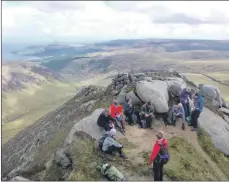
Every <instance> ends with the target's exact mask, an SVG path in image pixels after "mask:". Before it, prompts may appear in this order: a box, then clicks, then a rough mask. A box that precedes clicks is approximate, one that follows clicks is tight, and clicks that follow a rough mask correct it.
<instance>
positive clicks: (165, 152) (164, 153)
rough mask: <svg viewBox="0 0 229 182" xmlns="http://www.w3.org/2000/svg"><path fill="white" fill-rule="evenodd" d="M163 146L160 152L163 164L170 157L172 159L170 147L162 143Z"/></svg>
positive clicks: (160, 161)
mask: <svg viewBox="0 0 229 182" xmlns="http://www.w3.org/2000/svg"><path fill="white" fill-rule="evenodd" d="M160 146H161V150H160V152H159V154H158V155H159V161H158V162H159V163H162V164H166V163H167V162H168V161H169V159H170V155H169V151H168V149H167V148H166V147H165V145H160Z"/></svg>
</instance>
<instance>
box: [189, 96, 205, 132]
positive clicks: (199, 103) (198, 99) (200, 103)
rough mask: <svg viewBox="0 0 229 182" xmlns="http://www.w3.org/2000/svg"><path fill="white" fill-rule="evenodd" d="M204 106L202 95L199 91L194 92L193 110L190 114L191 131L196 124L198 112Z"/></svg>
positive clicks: (194, 128)
mask: <svg viewBox="0 0 229 182" xmlns="http://www.w3.org/2000/svg"><path fill="white" fill-rule="evenodd" d="M203 108H204V97H203V96H202V94H201V93H196V94H195V98H194V110H193V111H192V114H191V124H190V126H193V128H192V131H195V130H196V128H197V126H198V118H199V116H200V113H201V112H202V111H203Z"/></svg>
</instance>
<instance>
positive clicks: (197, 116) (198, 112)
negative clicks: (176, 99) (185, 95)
mask: <svg viewBox="0 0 229 182" xmlns="http://www.w3.org/2000/svg"><path fill="white" fill-rule="evenodd" d="M199 117H200V111H197V113H196V128H197V127H198V119H199Z"/></svg>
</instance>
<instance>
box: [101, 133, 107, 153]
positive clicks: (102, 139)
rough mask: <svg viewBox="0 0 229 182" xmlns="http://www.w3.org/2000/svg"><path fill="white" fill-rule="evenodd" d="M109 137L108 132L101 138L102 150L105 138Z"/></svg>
mask: <svg viewBox="0 0 229 182" xmlns="http://www.w3.org/2000/svg"><path fill="white" fill-rule="evenodd" d="M107 137H108V134H105V135H103V136H102V137H101V138H100V139H99V148H100V150H102V148H103V142H104V140H105V139H106V138H107Z"/></svg>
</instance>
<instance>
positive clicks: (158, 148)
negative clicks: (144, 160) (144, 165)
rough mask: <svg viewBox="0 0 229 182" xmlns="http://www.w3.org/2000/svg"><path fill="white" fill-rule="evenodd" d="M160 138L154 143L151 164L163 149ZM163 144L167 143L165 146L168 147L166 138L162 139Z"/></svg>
mask: <svg viewBox="0 0 229 182" xmlns="http://www.w3.org/2000/svg"><path fill="white" fill-rule="evenodd" d="M159 141H160V140H156V143H155V144H154V147H153V151H152V153H151V156H150V159H149V165H151V164H152V162H153V160H154V159H155V158H156V157H157V155H158V153H159V152H160V150H161V147H160V145H159V143H158V142H159ZM161 142H162V145H165V148H167V149H168V141H167V140H166V139H165V138H162V139H161Z"/></svg>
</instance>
